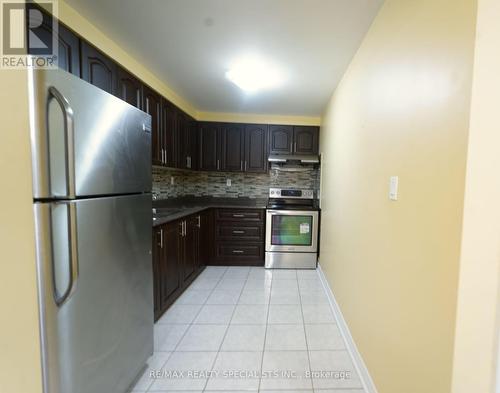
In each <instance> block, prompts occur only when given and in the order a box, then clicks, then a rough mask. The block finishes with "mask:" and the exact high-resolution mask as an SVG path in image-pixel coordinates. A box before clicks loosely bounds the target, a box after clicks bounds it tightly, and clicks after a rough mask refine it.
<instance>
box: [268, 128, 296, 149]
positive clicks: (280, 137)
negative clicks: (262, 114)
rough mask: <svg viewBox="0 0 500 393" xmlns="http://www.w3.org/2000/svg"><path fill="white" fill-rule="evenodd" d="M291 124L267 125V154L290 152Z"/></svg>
mask: <svg viewBox="0 0 500 393" xmlns="http://www.w3.org/2000/svg"><path fill="white" fill-rule="evenodd" d="M292 152H293V126H283V125H271V126H269V154H292Z"/></svg>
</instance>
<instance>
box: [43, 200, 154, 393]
mask: <svg viewBox="0 0 500 393" xmlns="http://www.w3.org/2000/svg"><path fill="white" fill-rule="evenodd" d="M34 210H35V221H36V242H37V269H38V284H39V285H38V286H39V301H40V314H41V316H40V320H41V322H40V323H41V331H42V334H41V338H42V355H43V376H44V388H45V390H44V392H45V393H96V392H106V393H124V392H126V391H127V388H128V387H129V385H130V384H131V383H132V382H133V379H134V378H135V377H136V375H137V374H138V373H139V372H140V371H141V369H142V368H143V367H144V365H145V363H146V360H147V359H148V357H149V356H150V355H151V354H152V352H153V288H152V263H151V244H152V239H151V233H152V232H151V195H150V194H143V195H133V196H120V197H106V198H93V199H83V200H78V201H64V202H51V203H42V202H39V203H35V204H34ZM72 211H73V213H75V215H74V216H72ZM72 228H73V229H72ZM73 246H75V247H76V252H75V253H73V255H72V247H73Z"/></svg>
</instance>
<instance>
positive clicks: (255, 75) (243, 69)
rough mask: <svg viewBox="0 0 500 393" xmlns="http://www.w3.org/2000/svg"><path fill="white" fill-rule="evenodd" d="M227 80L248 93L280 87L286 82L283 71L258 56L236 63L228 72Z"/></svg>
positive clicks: (243, 58) (238, 60) (248, 57)
mask: <svg viewBox="0 0 500 393" xmlns="http://www.w3.org/2000/svg"><path fill="white" fill-rule="evenodd" d="M226 78H227V79H229V80H230V81H231V82H233V83H234V84H235V85H236V86H238V87H239V88H240V89H242V90H244V91H245V92H247V93H254V92H256V91H258V90H262V89H271V88H275V87H279V86H280V85H282V84H283V82H284V80H285V77H284V74H283V72H282V70H280V69H279V68H278V67H276V66H275V65H274V64H272V63H270V62H267V61H264V60H262V59H260V58H259V57H256V56H246V57H242V58H239V59H237V60H236V61H234V62H233V64H232V65H231V67H230V68H229V70H228V71H227V72H226Z"/></svg>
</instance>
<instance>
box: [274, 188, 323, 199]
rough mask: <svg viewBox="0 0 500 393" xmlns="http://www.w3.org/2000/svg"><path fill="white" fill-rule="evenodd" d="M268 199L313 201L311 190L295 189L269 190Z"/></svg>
mask: <svg viewBox="0 0 500 393" xmlns="http://www.w3.org/2000/svg"><path fill="white" fill-rule="evenodd" d="M269 197H270V198H296V199H314V191H313V190H301V189H297V188H294V189H292V188H270V189H269Z"/></svg>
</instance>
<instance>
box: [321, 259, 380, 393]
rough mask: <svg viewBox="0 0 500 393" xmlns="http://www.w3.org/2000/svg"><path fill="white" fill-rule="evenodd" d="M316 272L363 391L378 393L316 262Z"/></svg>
mask: <svg viewBox="0 0 500 393" xmlns="http://www.w3.org/2000/svg"><path fill="white" fill-rule="evenodd" d="M318 273H319V277H320V280H321V283H322V284H323V287H324V288H325V291H326V293H327V295H328V300H329V301H330V306H331V307H332V309H333V313H334V315H335V319H336V320H337V325H338V327H339V330H340V333H341V334H342V337H343V338H344V341H345V342H346V345H347V350H348V352H349V354H350V355H351V358H352V361H353V363H354V367H355V368H356V371H357V372H358V375H359V378H360V380H361V383H362V384H363V389H364V390H365V393H378V392H377V388H376V387H375V384H374V383H373V379H372V377H371V376H370V373H369V372H368V368H367V367H366V364H365V362H364V361H363V358H362V357H361V354H360V353H359V351H358V347H357V346H356V343H355V342H354V339H353V338H352V335H351V332H350V331H349V327H348V325H347V322H346V320H345V319H344V316H343V315H342V311H341V310H340V307H339V304H338V303H337V300H336V299H335V296H334V295H333V291H332V289H331V288H330V285H329V284H328V281H327V280H326V277H325V274H324V273H323V270H322V269H321V265H320V264H318Z"/></svg>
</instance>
